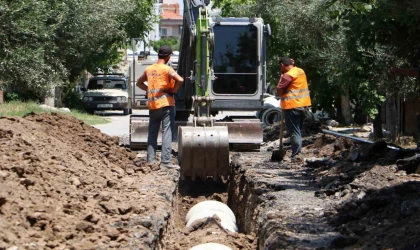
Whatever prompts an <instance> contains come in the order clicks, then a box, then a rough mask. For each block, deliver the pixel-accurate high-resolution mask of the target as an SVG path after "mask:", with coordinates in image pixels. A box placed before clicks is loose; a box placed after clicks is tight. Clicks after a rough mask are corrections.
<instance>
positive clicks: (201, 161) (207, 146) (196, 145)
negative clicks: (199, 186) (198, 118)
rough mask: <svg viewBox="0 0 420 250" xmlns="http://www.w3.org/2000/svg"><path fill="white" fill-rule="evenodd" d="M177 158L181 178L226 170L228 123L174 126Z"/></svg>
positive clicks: (213, 173)
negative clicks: (176, 136)
mask: <svg viewBox="0 0 420 250" xmlns="http://www.w3.org/2000/svg"><path fill="white" fill-rule="evenodd" d="M178 140H179V141H178V161H179V165H180V166H181V170H180V171H181V179H182V180H183V179H186V178H191V180H193V181H194V180H195V179H196V177H200V178H201V179H205V178H207V177H209V176H211V177H213V178H214V179H215V180H217V179H218V178H219V177H221V176H224V177H227V175H228V174H229V135H228V127H226V126H215V127H184V126H180V127H178Z"/></svg>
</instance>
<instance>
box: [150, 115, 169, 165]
mask: <svg viewBox="0 0 420 250" xmlns="http://www.w3.org/2000/svg"><path fill="white" fill-rule="evenodd" d="M161 124H162V155H161V160H160V161H161V162H162V163H170V162H171V154H172V145H171V143H172V135H173V134H174V129H175V127H174V126H175V125H174V124H175V107H163V108H160V109H155V110H149V132H148V137H147V162H154V161H155V157H156V150H157V138H158V134H159V127H160V126H161Z"/></svg>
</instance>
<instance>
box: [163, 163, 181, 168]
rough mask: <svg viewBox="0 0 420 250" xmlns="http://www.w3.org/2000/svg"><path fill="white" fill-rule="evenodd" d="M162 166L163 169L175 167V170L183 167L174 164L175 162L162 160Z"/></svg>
mask: <svg viewBox="0 0 420 250" xmlns="http://www.w3.org/2000/svg"><path fill="white" fill-rule="evenodd" d="M160 168H161V169H175V170H179V169H181V167H180V166H178V165H174V164H172V163H169V162H162V163H160Z"/></svg>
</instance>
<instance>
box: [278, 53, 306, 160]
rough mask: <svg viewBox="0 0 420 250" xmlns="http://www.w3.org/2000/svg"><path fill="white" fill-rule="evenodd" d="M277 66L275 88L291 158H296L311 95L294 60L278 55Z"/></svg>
mask: <svg viewBox="0 0 420 250" xmlns="http://www.w3.org/2000/svg"><path fill="white" fill-rule="evenodd" d="M279 67H280V70H281V73H282V74H281V77H280V80H279V83H278V85H277V88H276V90H277V94H278V95H279V96H280V97H281V108H282V109H283V110H284V112H283V113H284V120H285V123H286V128H287V131H288V132H289V134H290V142H291V144H292V155H291V158H292V159H296V156H297V155H298V154H299V153H300V152H301V150H302V133H301V128H302V124H303V120H304V118H305V114H306V110H305V109H308V108H309V106H311V97H310V95H309V88H308V82H307V80H306V74H305V71H303V69H301V68H298V67H296V66H294V61H293V60H292V59H291V58H289V57H280V59H279Z"/></svg>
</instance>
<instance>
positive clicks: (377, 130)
mask: <svg viewBox="0 0 420 250" xmlns="http://www.w3.org/2000/svg"><path fill="white" fill-rule="evenodd" d="M381 110H382V109H381V105H378V114H377V115H376V116H375V119H373V133H374V134H375V138H377V139H382V138H384V133H383V132H382V111H381Z"/></svg>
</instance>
